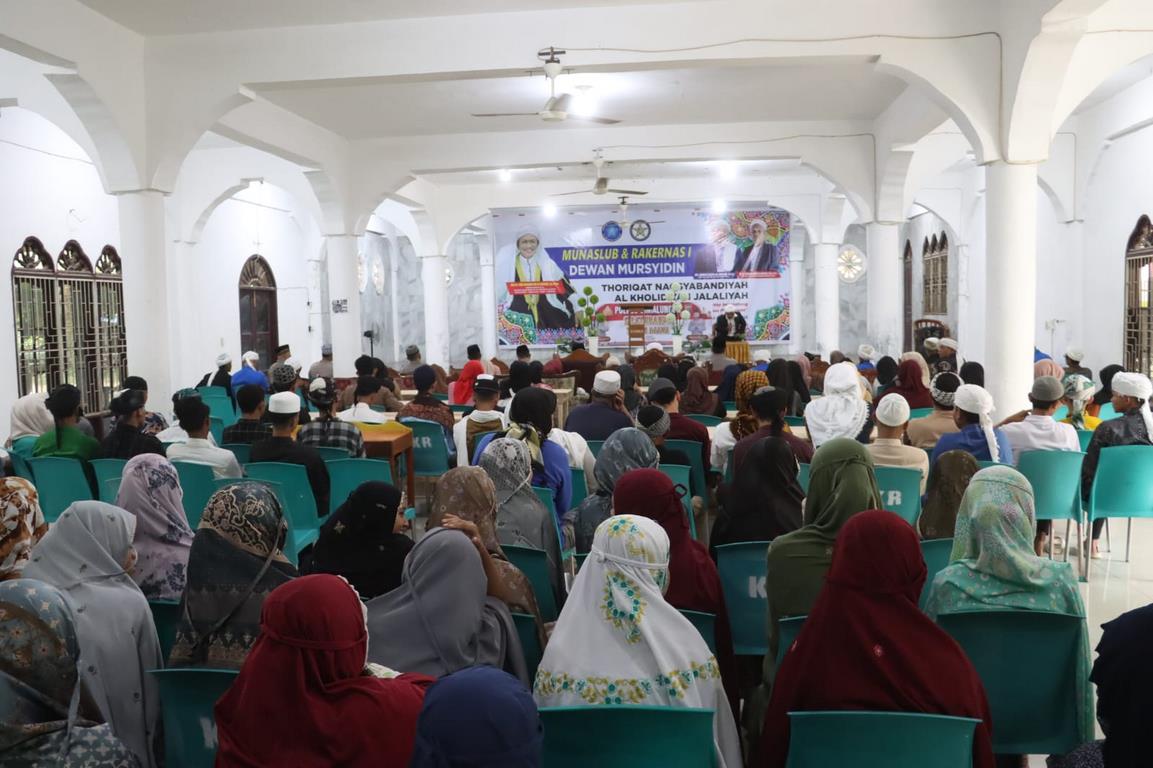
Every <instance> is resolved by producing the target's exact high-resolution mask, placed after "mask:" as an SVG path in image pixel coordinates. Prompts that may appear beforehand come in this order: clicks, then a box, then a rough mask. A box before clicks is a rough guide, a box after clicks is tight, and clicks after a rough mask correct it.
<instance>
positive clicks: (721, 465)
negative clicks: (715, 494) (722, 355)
mask: <svg viewBox="0 0 1153 768" xmlns="http://www.w3.org/2000/svg"><path fill="white" fill-rule="evenodd" d="M767 386H769V379H768V377H767V376H765V374H764V373H762V372H761V371H758V370H756V369H753V370H749V371H743V372H742V373H741V374H740V375H739V376H737V381H736V385H735V386H734V395H733V396H734V398H735V399H736V403H737V415H736V417H735V418H733V420H732V421H726V422H723V423H721V424H718V425H717V428H716V431H714V432H713V445H712V450H711V452H710V453H711V455H710V457H709V465H710V466H711V467H712V469H713V471H714V472H719V473H721V474H724V472H725V466H726V465H727V464H728V462H729V454H730V453H732V451H733V447H734V446H735V445H736V444H737V443H738V442H740V441H741V440H742V439H743V438H745V437H748V436H749V435H751V434H753V433H754V432H756V431H757V429H759V428H760V424H759V422H758V421H757V417H756V414H754V413H753V411H752V408H751V407H750V404H749V401H750V400H751V399H752V397H753V394H754V393H756V392H757V390H759V389H761V388H762V387H767Z"/></svg>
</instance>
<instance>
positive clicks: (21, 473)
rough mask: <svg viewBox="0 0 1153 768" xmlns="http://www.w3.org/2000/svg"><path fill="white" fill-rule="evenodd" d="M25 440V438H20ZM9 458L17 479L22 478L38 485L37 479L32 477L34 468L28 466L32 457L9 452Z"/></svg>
mask: <svg viewBox="0 0 1153 768" xmlns="http://www.w3.org/2000/svg"><path fill="white" fill-rule="evenodd" d="M20 439H21V440H23V439H24V438H20ZM8 458H10V459H11V460H12V471H13V472H14V473H15V474H16V477H22V478H24V479H25V480H27V481H28V482H30V483H32V484H33V485H35V484H36V478H34V477H33V476H32V467H30V466H28V459H29V458H31V456H28V457H25V456H21V455H20V454H19V453H15V452H9V454H8Z"/></svg>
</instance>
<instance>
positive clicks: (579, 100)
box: [569, 85, 597, 117]
mask: <svg viewBox="0 0 1153 768" xmlns="http://www.w3.org/2000/svg"><path fill="white" fill-rule="evenodd" d="M591 89H592V86H590V85H578V86H577V87H576V92H575V93H574V94H573V95H572V101H571V102H569V111H570V112H572V113H573V114H574V115H577V116H578V117H593V116H594V115H596V113H597V101H596V99H595V98H594V97H593V95H592V93H591V92H590V91H591Z"/></svg>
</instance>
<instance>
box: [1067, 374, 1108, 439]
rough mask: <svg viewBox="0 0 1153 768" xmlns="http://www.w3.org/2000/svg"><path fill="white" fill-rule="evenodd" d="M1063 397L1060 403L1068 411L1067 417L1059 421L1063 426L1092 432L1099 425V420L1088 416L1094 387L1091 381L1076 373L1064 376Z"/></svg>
mask: <svg viewBox="0 0 1153 768" xmlns="http://www.w3.org/2000/svg"><path fill="white" fill-rule="evenodd" d="M1063 383H1064V385H1065V396H1064V397H1063V398H1062V399H1061V402H1062V403H1064V404H1065V406H1066V407H1067V408H1068V409H1069V415H1068V416H1066V417H1065V418H1064V419H1062V420H1061V422H1062V423H1063V424H1072V425H1073V428H1074V429H1076V430H1088V431H1090V432H1092V431H1093V430H1094V429H1096V428H1097V426H1098V425H1099V424H1100V423H1101V419H1099V418H1097V417H1096V416H1090V415H1089V411H1088V407H1089V404H1090V403H1092V402H1093V394H1094V392H1095V391H1096V387H1094V386H1093V381H1092V380H1091V379H1088V378H1086V377H1085V376H1082V375H1080V374H1077V373H1073V374H1069V375H1067V376H1065V380H1064V382H1063Z"/></svg>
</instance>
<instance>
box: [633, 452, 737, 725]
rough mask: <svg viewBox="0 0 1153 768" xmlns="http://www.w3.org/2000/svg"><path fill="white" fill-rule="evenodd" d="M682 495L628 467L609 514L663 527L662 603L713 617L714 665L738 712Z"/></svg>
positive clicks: (718, 605) (709, 581)
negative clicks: (665, 551)
mask: <svg viewBox="0 0 1153 768" xmlns="http://www.w3.org/2000/svg"><path fill="white" fill-rule="evenodd" d="M682 493H684V489H683V488H680V487H679V486H674V485H673V481H672V480H670V479H669V477H668V476H667V475H665V474H664V473H663V472H661V471H660V470H658V469H634V470H633V471H632V472H626V473H625V475H624V477H622V478H621V479H620V482H618V483H617V487H616V490H614V491H613V511H615V512H617V513H618V514H630V515H641V516H643V517H647V518H649V519H650V520H655V521H657V523H659V524H660V526H661V528H664V529H665V533H666V534H667V535H668V537H669V578H668V584H667V585H666V586H665V600H666V601H667V602H668V604H669V605H671V606H673V607H674V608H676V609H678V610H681V611H701V612H703V613H711V614H713V615H715V616H716V617H717V621H716V629H715V632H714V634H715V637H714V638H713V641H714V647H715V648H716V649H717V651H716V656H717V664H718V665H719V666H720V670H721V680H722V682H723V683H724V686H725V691H726V692H727V693H728V697H729V706H730V707H732V711H734V712H738V711H740V710H739V706H740V692H741V690H740V682H739V680H738V677H737V660H736V657H735V656H734V655H733V637H732V634H731V633H730V631H729V612H728V610H727V609H726V608H725V595H724V592H723V591H722V590H721V577H720V575H718V573H717V566H716V564H715V563H714V562H713V561H712V559H711V558H710V557H709V551H708V550H707V549H705V546H704V545H703V544H701V543H700V542H699V541H694V540H693V538H692V536H691V535H690V533H689V523H688V519H687V518H686V517H685V507H684V504H683V503H682V501H681V495H682Z"/></svg>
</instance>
